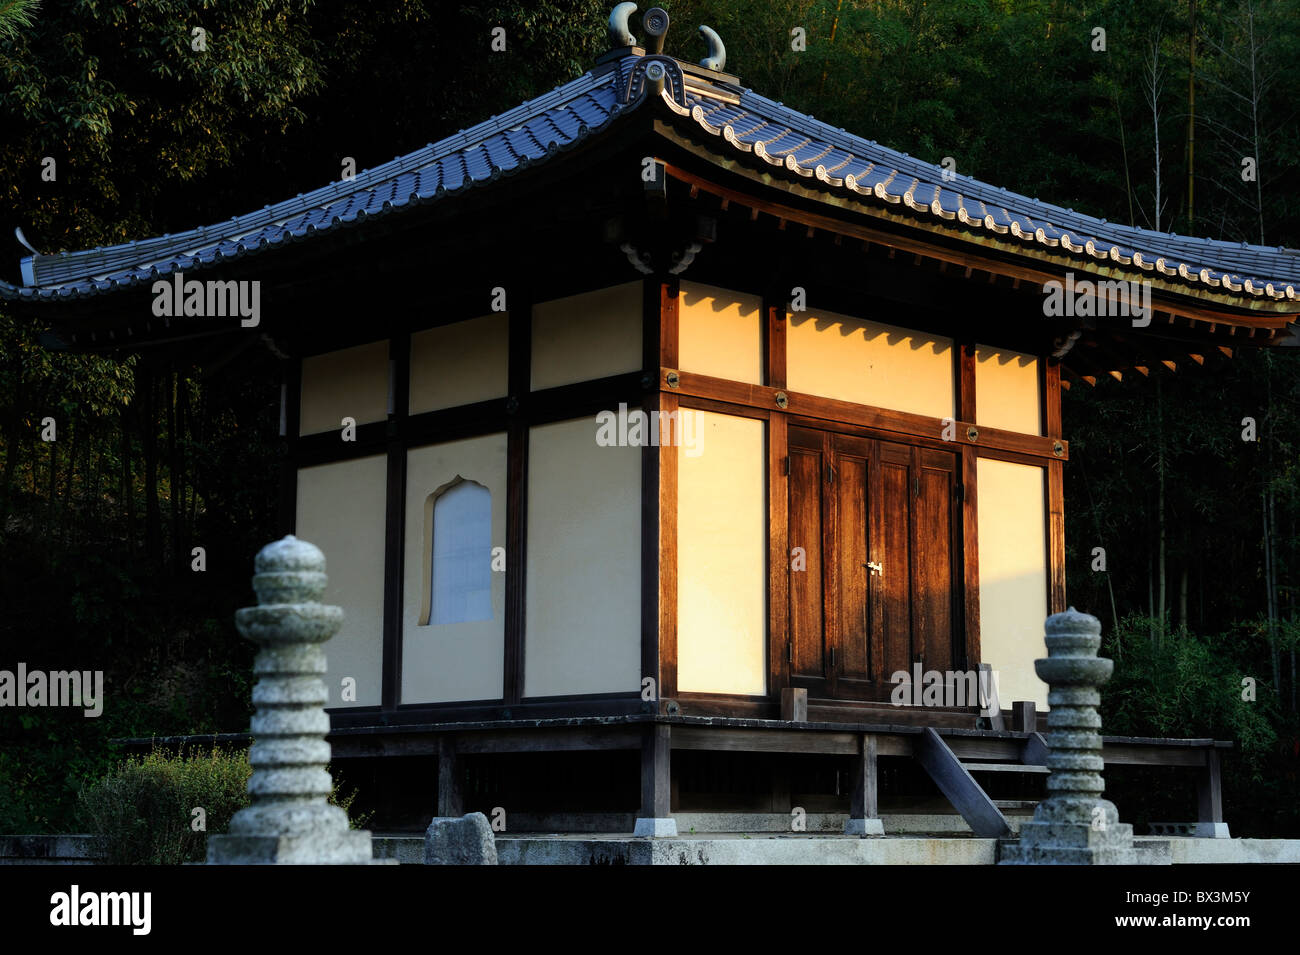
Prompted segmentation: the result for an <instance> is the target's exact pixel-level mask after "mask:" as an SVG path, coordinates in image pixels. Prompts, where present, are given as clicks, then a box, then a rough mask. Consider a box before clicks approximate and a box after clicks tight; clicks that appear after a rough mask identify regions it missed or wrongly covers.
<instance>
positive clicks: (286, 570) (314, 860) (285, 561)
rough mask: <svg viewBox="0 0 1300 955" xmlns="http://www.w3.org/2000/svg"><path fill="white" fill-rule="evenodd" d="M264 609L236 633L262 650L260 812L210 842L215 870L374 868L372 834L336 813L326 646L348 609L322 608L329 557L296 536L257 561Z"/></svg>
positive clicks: (257, 764)
mask: <svg viewBox="0 0 1300 955" xmlns="http://www.w3.org/2000/svg"><path fill="white" fill-rule="evenodd" d="M254 568H255V570H256V574H255V575H254V576H253V589H254V591H256V593H257V606H256V607H245V608H243V609H242V610H239V611H237V612H236V613H235V626H236V627H237V628H238V629H239V632H240V634H242V635H243V636H244V637H245V638H246V639H248V640H251V641H253V642H254V643H256V644H257V645H258V647H259V650H258V653H257V657H256V658H255V659H254V661H253V672H254V673H255V674H257V676H258V678H259V679H258V681H257V685H256V686H255V687H253V703H254V705H255V706H256V707H257V711H256V713H255V714H254V715H253V721H252V727H251V729H252V734H253V746H252V749H251V750H250V751H249V754H248V759H249V762H250V763H252V766H253V776H252V778H251V779H250V780H249V781H248V792H249V795H250V796H252V805H251V806H249V807H248V808H247V809H241V810H240V811H239V812H237V813H235V816H234V818H233V819H231V821H230V831H229V834H228V835H218V836H213V837H212V838H211V839H209V840H208V863H209V864H210V865H258V864H270V865H277V864H278V865H290V864H296V865H328V864H345V865H346V864H357V863H368V862H370V861H371V848H370V833H369V832H365V831H362V830H355V829H349V828H348V817H347V814H346V813H345V812H344V811H343V810H342V809H340V808H339V807H337V806H331V805H330V804H329V801H328V797H329V794H330V791H331V789H332V788H333V783H332V781H331V780H330V775H329V770H328V766H329V761H330V744H329V742H328V741H327V740H326V739H325V735H326V734H327V733H328V732H329V728H330V721H329V715H328V714H326V712H325V705H326V704H327V703H328V702H329V693H328V691H327V690H326V688H325V683H324V681H323V680H322V679H321V678H322V677H323V676H324V674H325V651H324V648H323V644H324V643H325V641H327V640H329V638H330V637H332V636H334V634H335V633H336V632H337V631H338V629H339V627H340V626H341V625H342V623H343V611H342V609H340V608H339V607H331V606H327V605H325V604H322V603H320V602H319V601H320V598H321V597H322V596H323V595H324V593H325V584H326V582H327V578H326V576H325V555H324V554H322V553H321V552H320V548H318V547H315V546H314V545H312V544H309V543H307V542H306V541H303V540H298V539H297V538H296V537H293V536H292V535H291V536H289V537H285V538H283V539H282V540H278V541H276V542H275V543H273V544H268V545H267V546H266V547H263V548H262V550H261V551H260V552H259V553H258V555H257V559H256V560H255V561H254Z"/></svg>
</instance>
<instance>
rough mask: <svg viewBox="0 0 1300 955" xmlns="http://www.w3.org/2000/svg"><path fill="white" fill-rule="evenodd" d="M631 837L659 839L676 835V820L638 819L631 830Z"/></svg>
mask: <svg viewBox="0 0 1300 955" xmlns="http://www.w3.org/2000/svg"><path fill="white" fill-rule="evenodd" d="M632 835H634V836H650V837H652V838H660V839H661V838H664V837H665V836H675V835H677V820H676V819H672V818H668V819H649V818H646V819H638V820H637V821H636V826H635V828H634V829H633V830H632Z"/></svg>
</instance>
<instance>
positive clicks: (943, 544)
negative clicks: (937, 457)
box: [912, 467, 953, 670]
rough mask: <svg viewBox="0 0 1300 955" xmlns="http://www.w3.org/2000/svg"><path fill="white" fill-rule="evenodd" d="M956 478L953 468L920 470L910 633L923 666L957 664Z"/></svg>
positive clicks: (943, 666)
mask: <svg viewBox="0 0 1300 955" xmlns="http://www.w3.org/2000/svg"><path fill="white" fill-rule="evenodd" d="M952 477H953V473H952V471H951V470H950V469H939V468H933V467H922V468H920V475H919V483H918V490H919V494H918V496H917V498H916V502H915V508H914V522H915V525H916V534H915V540H916V554H917V561H916V573H915V576H914V583H915V588H916V592H915V594H914V595H913V599H912V632H913V637H914V640H915V647H916V651H917V652H918V653H919V654H920V655H921V664H922V669H925V670H950V669H952V665H953V652H952V650H953V648H952V642H953V573H952V569H953V560H952V524H953V514H952V511H953V508H952V500H953V488H952Z"/></svg>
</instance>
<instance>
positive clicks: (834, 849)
mask: <svg viewBox="0 0 1300 955" xmlns="http://www.w3.org/2000/svg"><path fill="white" fill-rule="evenodd" d="M1012 845H1014V842H1013V841H1011V840H1001V841H1000V840H997V839H977V838H974V837H972V836H965V837H963V836H952V837H935V836H895V835H890V836H886V837H884V838H876V839H863V838H861V837H859V836H849V835H826V834H821V833H798V834H788V835H787V834H780V835H776V834H767V833H753V834H745V833H700V834H697V835H682V836H678V837H677V838H661V839H653V840H649V839H644V838H636V837H632V836H628V835H592V834H587V833H578V834H571V835H557V834H549V835H544V834H537V835H511V834H509V833H497V836H496V846H497V858H498V859H499V861H500V864H501V865H995V864H996V863H997V862H998V859H999V857H1000V856H1001V855H1002V853H1003V852H1004V851H1005V850H1006V849H1007V848H1008V847H1009V846H1012ZM374 852H375V857H376V858H386V859H392V860H395V861H398V862H401V863H404V864H419V863H420V862H421V860H422V859H423V853H424V840H423V839H422V838H421V837H419V836H375V837H374ZM1134 852H1135V855H1136V862H1137V864H1139V865H1169V864H1173V865H1212V864H1223V863H1236V864H1247V863H1265V864H1279V863H1291V864H1300V840H1297V839H1193V838H1172V839H1166V838H1158V837H1143V836H1139V837H1137V838H1136V839H1134Z"/></svg>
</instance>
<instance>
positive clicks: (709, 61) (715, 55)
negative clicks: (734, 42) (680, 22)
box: [700, 24, 727, 72]
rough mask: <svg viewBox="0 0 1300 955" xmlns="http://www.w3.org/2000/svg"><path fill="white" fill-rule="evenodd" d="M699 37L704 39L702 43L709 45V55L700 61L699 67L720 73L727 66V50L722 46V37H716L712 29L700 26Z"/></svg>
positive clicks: (716, 34)
mask: <svg viewBox="0 0 1300 955" xmlns="http://www.w3.org/2000/svg"><path fill="white" fill-rule="evenodd" d="M700 36H702V37H704V42H706V43H707V44H709V53H708V56H706V57H705V58H704V59H702V60H700V66H702V67H704V68H705V69H706V70H718V71H719V72H721V71H722V70H724V69H725V68H726V66H727V48H726V47H725V46H723V45H722V37H720V36H718V33H717V31H716V30H714V29H713V27H706V26H704V25H703V24H701V25H700Z"/></svg>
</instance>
